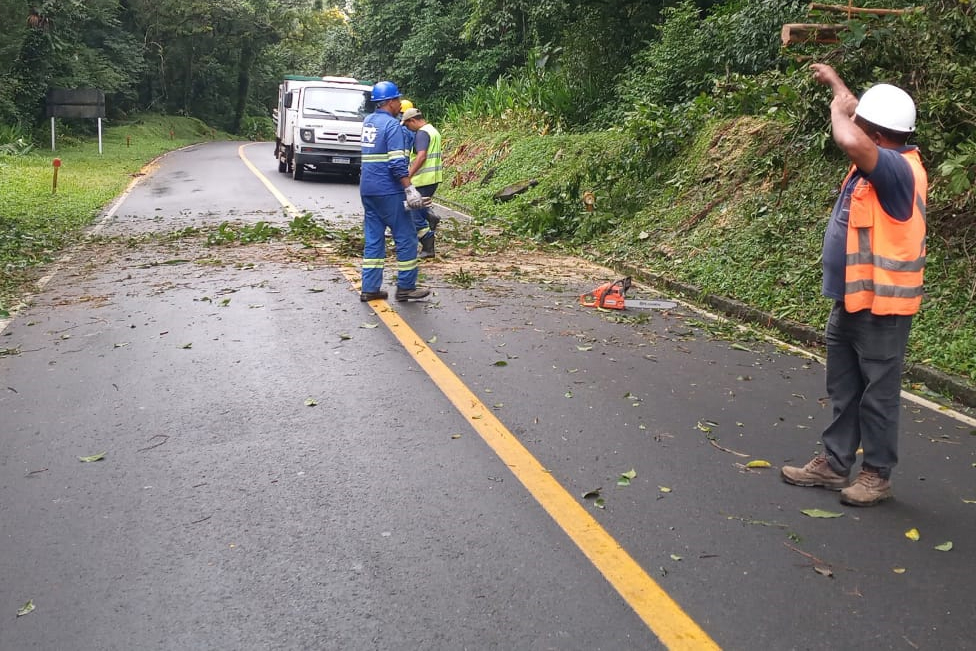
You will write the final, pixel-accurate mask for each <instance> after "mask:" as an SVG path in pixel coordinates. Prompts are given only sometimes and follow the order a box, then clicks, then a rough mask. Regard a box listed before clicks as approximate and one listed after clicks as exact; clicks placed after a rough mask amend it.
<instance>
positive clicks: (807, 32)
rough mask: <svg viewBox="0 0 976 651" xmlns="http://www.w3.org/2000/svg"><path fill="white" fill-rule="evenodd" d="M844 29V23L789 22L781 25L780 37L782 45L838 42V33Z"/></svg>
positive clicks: (845, 27)
mask: <svg viewBox="0 0 976 651" xmlns="http://www.w3.org/2000/svg"><path fill="white" fill-rule="evenodd" d="M846 29H847V26H846V25H815V24H806V23H789V24H786V25H783V31H782V32H780V38H781V39H782V40H783V46H784V47H786V46H787V45H790V44H791V43H839V42H840V38H839V37H838V34H839V33H840V32H842V31H844V30H846Z"/></svg>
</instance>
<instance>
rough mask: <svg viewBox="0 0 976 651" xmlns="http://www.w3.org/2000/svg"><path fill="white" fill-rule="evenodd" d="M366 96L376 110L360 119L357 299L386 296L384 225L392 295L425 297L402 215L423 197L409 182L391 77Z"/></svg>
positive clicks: (409, 224) (411, 234) (413, 236)
mask: <svg viewBox="0 0 976 651" xmlns="http://www.w3.org/2000/svg"><path fill="white" fill-rule="evenodd" d="M370 99H371V100H372V101H373V102H375V103H376V110H375V111H374V112H373V113H370V114H369V115H367V116H366V119H365V120H363V137H362V151H363V163H362V172H361V174H360V182H359V195H360V197H361V199H362V202H363V213H364V217H363V238H364V240H365V244H364V246H363V271H362V288H361V293H360V294H359V300H361V301H373V300H377V299H385V298H387V296H388V294H387V292H385V291H383V290H382V289H381V286H382V285H383V264H384V262H385V261H386V229H387V228H389V229H390V231H391V232H392V233H393V242H394V244H395V245H396V256H397V289H396V300H398V301H409V300H414V299H420V298H424V297H425V296H427V295H428V294H429V293H430V290H429V289H427V288H425V287H417V246H418V241H417V230H416V229H415V228H414V225H413V220H412V219H411V218H410V215H408V214H407V208H409V209H411V210H415V209H418V208H421V207H423V205H424V199H423V197H422V196H421V195H420V192H418V191H417V188H415V187H414V186H413V185H412V184H411V183H410V177H409V176H408V173H407V172H408V166H407V151H406V150H405V149H404V144H403V133H402V131H401V128H400V121H399V120H398V119H397V118H396V117H394V116H398V115H399V114H400V90H399V89H398V88H397V86H396V84H394V83H393V82H392V81H381V82H378V83H377V84H376V85H374V86H373V91H372V95H371V97H370ZM404 204H406V206H405V205H404Z"/></svg>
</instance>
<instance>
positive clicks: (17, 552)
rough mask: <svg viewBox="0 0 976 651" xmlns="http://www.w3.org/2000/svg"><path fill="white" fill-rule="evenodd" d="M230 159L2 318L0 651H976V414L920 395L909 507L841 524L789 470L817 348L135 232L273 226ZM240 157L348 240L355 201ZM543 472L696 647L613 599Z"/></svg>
mask: <svg viewBox="0 0 976 651" xmlns="http://www.w3.org/2000/svg"><path fill="white" fill-rule="evenodd" d="M239 148H240V143H213V144H208V145H205V146H201V147H196V148H192V149H191V150H188V151H183V152H178V153H174V154H172V155H170V156H167V157H165V158H164V159H162V161H160V163H159V164H158V169H156V170H154V171H153V172H152V173H151V174H149V175H148V176H147V177H146V178H144V179H143V180H142V181H141V182H140V183H139V184H137V185H136V186H135V187H134V188H133V189H132V191H131V193H130V194H128V196H126V197H125V198H124V200H123V201H122V202H121V203H120V204H118V205H116V206H115V207H114V208H113V210H112V211H111V212H110V214H109V215H108V216H107V217H106V218H105V219H104V220H103V221H102V222H101V223H100V224H99V225H98V227H97V231H98V233H99V235H100V236H102V237H103V238H105V239H106V241H104V242H103V243H102V245H101V246H100V247H99V248H97V249H92V248H82V249H80V250H79V251H76V252H75V253H74V254H73V255H72V257H71V258H70V259H67V260H65V261H64V262H62V263H61V264H60V265H59V266H58V267H57V268H56V269H55V270H54V272H53V273H52V276H51V280H50V281H49V282H48V283H47V285H46V287H45V290H44V291H43V292H42V293H41V294H40V295H39V296H37V297H36V298H35V302H34V304H33V305H32V307H31V308H30V309H29V310H27V311H26V312H24V313H23V314H21V315H19V316H17V317H16V318H15V319H14V320H13V321H12V322H10V323H9V324H7V325H6V328H5V329H4V330H3V332H2V338H0V350H5V351H7V353H8V354H5V355H2V356H0V390H2V394H0V427H2V432H0V523H2V531H0V536H2V542H3V544H2V546H0V576H2V577H3V580H2V587H0V649H69V648H70V649H134V648H139V649H621V648H642V649H644V648H648V649H653V648H663V647H665V646H670V647H672V648H682V647H684V648H697V647H702V646H703V645H705V644H706V643H708V642H709V640H708V638H710V639H711V641H713V642H714V643H715V644H716V645H717V646H720V647H723V648H728V649H752V648H761V647H768V648H775V649H813V648H838V649H840V648H853V647H856V646H857V647H860V646H868V645H870V646H873V647H876V648H886V649H887V648H891V649H912V648H922V649H925V648H931V649H964V648H973V642H972V640H973V639H974V638H976V630H974V629H976V625H974V623H973V622H974V621H976V617H974V615H976V612H974V609H976V608H974V605H973V600H972V598H971V596H970V595H971V588H972V585H973V584H974V580H976V570H974V564H973V561H972V559H973V549H974V548H976V525H974V522H976V519H974V513H976V512H974V509H976V503H974V502H976V481H974V478H976V466H974V464H976V436H973V435H972V433H973V431H974V430H976V423H973V422H972V421H971V420H970V419H967V418H965V417H962V416H958V417H956V416H955V415H954V414H953V413H951V412H948V411H945V410H938V409H930V408H929V407H927V406H924V405H922V404H918V403H916V402H912V401H905V402H904V404H903V414H902V433H901V436H902V438H901V441H902V445H901V454H902V463H901V465H900V466H899V467H898V469H897V470H896V475H895V484H894V489H895V494H896V499H895V500H893V501H892V502H890V503H887V504H885V505H883V506H880V507H877V508H873V509H860V510H859V509H853V508H851V507H846V506H842V505H840V504H839V503H838V502H837V494H836V493H831V492H828V491H822V490H818V489H802V488H796V487H792V486H786V485H784V484H782V483H781V482H780V480H779V478H778V467H779V466H781V465H783V464H784V463H803V462H805V461H806V460H807V459H808V458H809V456H810V455H812V454H813V453H815V452H816V451H817V449H818V446H817V444H816V439H817V435H818V432H819V431H820V429H821V428H822V427H823V426H824V425H825V424H826V423H827V420H828V417H829V406H827V404H826V402H825V399H824V393H825V392H824V389H823V367H822V366H821V365H820V364H819V362H817V361H816V360H815V359H811V358H810V357H808V356H804V355H801V354H799V353H798V352H796V351H792V350H788V349H785V348H783V347H781V346H779V345H777V344H776V343H774V342H767V341H764V340H761V339H758V338H756V337H751V336H747V335H742V334H733V333H734V329H733V328H730V327H728V326H724V325H721V324H716V323H715V322H713V321H712V320H710V319H708V318H706V317H705V316H703V315H701V314H699V313H697V312H696V311H694V310H693V309H692V308H691V307H689V306H684V305H682V306H681V307H679V308H678V309H676V310H673V311H671V312H668V313H659V312H654V313H650V314H648V315H646V316H645V317H643V318H634V317H629V318H623V319H621V318H619V316H617V317H614V318H611V317H613V315H610V316H608V315H605V314H601V313H599V312H596V311H593V310H590V309H585V308H581V307H579V306H578V305H577V304H576V300H575V298H576V295H578V294H579V293H580V292H582V291H585V290H588V289H590V288H592V287H593V286H595V285H596V284H599V283H600V282H604V281H606V280H607V279H608V278H607V277H592V278H587V277H586V270H587V269H588V267H587V266H586V265H583V264H582V263H581V264H580V265H579V269H580V270H581V271H580V273H579V274H578V275H576V276H566V277H561V278H559V279H558V281H557V282H553V275H552V274H547V273H546V270H545V268H541V269H540V268H533V269H530V270H529V271H525V270H524V269H521V270H520V272H519V273H511V272H510V269H511V265H510V264H509V263H510V261H509V260H500V261H499V269H504V270H508V271H507V272H505V273H499V274H497V275H495V276H485V277H481V278H480V279H479V280H478V282H476V283H475V284H474V286H473V287H472V288H470V289H462V288H460V287H457V286H456V285H452V284H451V283H450V282H449V281H448V280H449V279H448V277H447V272H448V269H449V268H453V267H450V265H449V259H450V256H451V255H452V252H451V251H450V250H445V254H446V256H445V257H446V258H447V259H448V262H444V263H433V264H430V263H425V265H424V274H425V275H426V276H427V278H428V280H429V282H430V284H431V285H432V286H433V287H434V289H435V292H434V295H433V297H432V298H431V300H429V301H426V302H422V303H410V304H392V303H391V304H390V305H385V304H382V303H380V304H374V307H375V308H376V309H377V310H379V311H380V315H379V316H378V315H377V313H375V312H374V309H373V307H371V306H370V305H367V304H363V303H360V302H359V300H358V294H357V292H356V291H355V289H354V287H353V285H352V284H351V283H350V281H349V279H348V277H347V276H349V274H350V273H351V274H352V275H353V276H355V273H356V272H355V269H352V270H351V271H350V268H349V267H348V266H344V265H337V264H336V263H335V261H334V260H330V259H327V258H325V257H321V258H319V257H315V256H314V255H313V256H312V257H309V256H308V255H303V256H299V255H296V254H295V252H294V249H295V248H296V245H288V244H279V245H254V246H251V247H239V248H236V249H233V250H231V251H227V250H221V249H207V250H206V251H205V252H204V253H199V252H194V253H195V254H194V255H189V254H188V252H187V250H186V249H184V248H181V247H182V246H183V245H182V244H181V243H180V242H179V241H167V242H163V243H161V244H159V245H158V246H131V245H127V244H126V238H128V237H130V236H131V235H133V234H144V233H147V232H159V233H170V232H174V231H178V230H180V229H184V228H187V227H192V226H203V225H207V224H211V225H212V224H214V223H219V222H221V221H224V220H236V221H244V222H250V223H254V222H257V221H271V222H274V223H278V224H279V225H284V224H286V223H287V221H288V220H289V219H290V217H289V215H288V214H287V213H286V211H284V210H283V209H282V207H281V203H280V200H279V199H278V198H276V197H274V196H272V194H271V193H270V192H269V191H268V189H267V187H265V186H264V185H262V183H261V181H260V180H259V179H258V177H257V176H255V174H254V173H253V172H252V171H251V170H250V169H249V168H248V167H247V165H246V164H245V163H244V161H243V160H242V159H241V157H239V155H238V150H239ZM243 154H244V157H245V158H246V159H248V160H249V162H251V164H252V165H253V166H254V167H255V168H256V169H257V171H258V172H259V173H260V174H262V175H264V176H265V177H266V178H267V179H268V180H269V181H270V182H271V184H272V185H273V186H274V187H275V188H277V190H278V192H279V193H280V194H281V195H282V196H283V197H286V198H287V200H288V201H289V202H290V203H291V204H292V205H294V206H295V208H297V209H298V210H299V211H308V212H310V213H312V214H313V215H315V216H316V217H320V218H323V219H329V220H332V221H333V222H334V223H335V224H338V225H348V224H350V223H355V222H356V221H357V219H358V218H357V211H358V210H360V208H359V203H358V190H357V188H356V186H355V185H354V184H351V183H349V182H348V181H346V180H343V179H330V178H327V177H322V178H313V180H312V182H303V183H299V182H295V181H293V180H292V179H291V178H290V177H287V176H285V175H280V174H278V173H277V172H276V171H275V170H276V166H275V163H274V159H273V157H272V156H271V153H270V146H269V145H266V144H256V145H248V146H247V147H245V148H244V149H243ZM184 260H189V262H184ZM607 273H609V272H607ZM380 317H383V318H380ZM388 318H392V319H395V320H394V322H393V323H394V325H393V326H392V327H391V326H390V325H389V322H388ZM397 320H398V321H397ZM396 330H400V332H396ZM406 330H409V332H410V333H411V334H409V335H408V337H407V339H406V341H408V342H409V343H408V344H407V345H403V344H402V343H401V341H400V339H398V338H397V337H398V336H399V335H401V334H403V331H406ZM414 335H415V336H414ZM14 351H15V352H14ZM424 355H428V356H430V355H433V356H434V357H436V359H437V360H438V361H439V363H441V364H442V365H443V367H444V369H446V371H445V372H448V373H451V374H453V376H454V377H455V378H456V379H458V380H460V382H461V383H463V385H464V386H465V387H466V389H467V390H468V391H470V393H471V396H473V397H468V396H467V394H463V395H462V396H461V397H460V398H459V395H461V394H459V393H457V392H456V391H455V389H448V390H446V391H442V390H441V389H439V388H438V386H437V384H435V381H437V380H439V379H443V378H441V377H440V376H438V375H437V373H440V371H435V372H434V373H435V377H432V376H431V374H430V373H431V372H430V371H429V370H428V366H427V362H425V361H424V359H425V358H424ZM466 401H467V402H466ZM479 410H480V411H479ZM489 417H490V418H489ZM489 419H497V420H498V422H499V423H500V427H501V428H502V429H501V430H500V431H498V432H497V437H498V440H501V441H505V439H506V437H510V438H512V439H514V440H515V442H517V444H518V445H520V446H524V449H525V451H526V453H527V454H528V455H530V458H529V460H528V461H525V459H524V458H521V457H520V458H519V459H518V460H517V461H516V462H512V461H509V462H507V463H506V462H505V461H503V460H502V459H501V458H500V457H499V454H498V453H497V452H496V449H495V448H494V447H492V446H491V445H492V443H491V441H489V439H488V438H483V436H485V435H484V434H483V433H482V431H483V429H484V428H483V424H484V422H485V421H487V420H489ZM101 452H104V453H105V458H104V459H103V460H101V461H97V462H90V463H84V462H81V461H79V460H78V458H79V457H84V456H87V455H93V454H96V453H101ZM757 459H761V460H767V461H769V462H770V464H771V466H772V467H771V468H768V469H749V468H747V467H746V465H745V464H746V463H748V462H749V461H751V460H757ZM532 460H535V461H536V462H537V464H538V465H539V466H541V468H542V469H543V474H545V475H547V476H548V477H551V479H552V480H554V481H555V483H556V484H557V485H558V486H559V487H561V489H562V490H564V491H565V493H566V494H567V495H569V496H570V497H571V498H572V501H573V502H574V503H575V504H576V505H577V506H578V507H581V508H582V509H584V510H585V514H586V517H587V518H592V520H593V521H594V522H595V526H597V527H599V528H601V530H602V531H605V532H606V533H607V534H608V535H609V536H610V537H611V540H613V541H615V543H616V544H618V545H619V547H620V549H621V551H622V553H624V554H626V555H627V556H629V557H630V558H631V559H632V560H633V561H634V562H636V564H637V565H638V566H639V569H641V570H642V572H643V573H645V574H646V576H647V578H648V580H649V581H651V582H653V585H654V586H656V587H658V588H660V589H661V590H663V591H664V592H666V593H667V595H670V597H671V598H673V599H674V600H675V602H677V604H678V605H679V606H680V608H681V609H683V611H684V614H686V615H687V617H688V619H689V621H690V622H692V623H693V626H699V627H700V630H701V631H704V633H705V634H706V637H704V638H702V637H696V635H697V633H696V630H695V629H694V628H693V626H692V627H689V626H688V625H687V624H685V623H683V622H681V621H678V623H677V624H675V621H676V620H673V619H670V620H669V621H662V619H663V618H664V616H663V615H661V614H660V613H663V612H666V609H663V608H662V609H659V610H660V612H659V613H658V614H655V612H654V610H655V609H654V608H650V609H649V610H650V611H651V612H650V613H649V614H647V613H645V612H644V611H643V610H642V608H644V609H645V610H646V609H647V608H646V607H647V604H646V603H645V604H643V605H642V604H640V603H637V604H636V605H635V603H634V600H633V599H632V598H629V597H625V596H622V593H621V592H618V589H619V585H618V583H616V582H614V580H612V579H611V578H608V576H607V566H606V565H600V562H599V561H598V560H597V561H594V560H593V559H592V556H591V554H590V552H591V551H592V550H590V549H588V548H587V547H586V545H587V544H588V543H586V542H585V541H583V542H580V538H579V537H578V534H577V533H575V532H574V530H573V527H572V521H573V519H574V518H575V519H576V520H581V519H580V518H579V517H577V516H575V515H574V513H575V511H572V510H571V508H568V507H566V505H565V504H564V503H561V502H559V499H560V498H559V496H558V495H554V494H547V493H546V492H545V491H540V490H539V486H540V485H542V484H541V483H540V482H543V481H544V480H541V479H540V478H539V473H538V472H535V474H533V471H532V467H533V464H532ZM630 471H634V473H635V474H634V477H633V479H632V480H631V481H630V485H628V486H619V485H618V480H619V478H620V477H621V475H622V474H625V473H628V474H629V472H630ZM584 494H587V495H589V496H588V497H587V498H584V497H583V495H584ZM539 495H542V497H539ZM547 495H548V496H547ZM598 499H599V500H600V502H599V503H598V502H597V500H598ZM600 507H602V508H600ZM804 509H822V510H826V511H831V512H835V513H842V514H843V516H842V517H838V518H829V519H824V518H811V517H808V516H806V515H804V514H802V513H801V512H800V511H801V510H804ZM567 519H568V520H569V521H570V523H569V525H567V524H565V522H566V520H567ZM584 528H585V527H584ZM590 528H591V529H592V527H590ZM913 528H914V529H917V530H918V531H919V532H920V535H921V538H920V540H918V541H917V542H916V541H912V540H909V539H908V538H906V536H905V532H906V531H908V530H910V529H913ZM947 541H951V542H952V543H953V549H952V550H951V551H948V552H943V551H939V550H936V549H934V547H935V546H936V545H939V544H941V543H944V542H947ZM611 551H612V550H611ZM612 570H613V563H612V562H611V566H610V571H611V572H612ZM639 585H647V584H639ZM28 600H31V601H32V602H33V604H34V605H35V607H36V608H35V610H34V611H33V612H31V613H29V614H26V615H24V616H22V617H17V616H16V613H17V610H18V609H19V608H20V607H21V606H23V605H24V604H25V603H26V602H27V601H28ZM654 603H655V602H653V601H652V602H651V605H652V606H653V605H654ZM648 618H649V619H650V623H648ZM655 618H657V619H655ZM656 627H660V628H656ZM661 631H670V632H669V633H668V635H672V634H673V635H677V637H669V636H668V635H665V636H663V637H662V633H661ZM683 633H684V634H687V637H686V638H684V639H683V640H682V639H681V635H682V634H683ZM662 640H664V642H662ZM676 640H677V641H676Z"/></svg>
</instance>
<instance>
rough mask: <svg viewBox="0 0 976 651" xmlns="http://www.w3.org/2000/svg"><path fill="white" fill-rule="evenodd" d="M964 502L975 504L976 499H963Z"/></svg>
mask: <svg viewBox="0 0 976 651" xmlns="http://www.w3.org/2000/svg"><path fill="white" fill-rule="evenodd" d="M963 502H965V503H966V504H976V500H963Z"/></svg>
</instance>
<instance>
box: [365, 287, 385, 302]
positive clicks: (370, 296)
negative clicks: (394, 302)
mask: <svg viewBox="0 0 976 651" xmlns="http://www.w3.org/2000/svg"><path fill="white" fill-rule="evenodd" d="M387 296H389V294H387V293H386V292H385V291H383V290H382V289H379V290H376V291H375V292H360V294H359V300H361V301H362V302H363V303H365V302H366V301H375V300H378V299H384V300H386V297H387Z"/></svg>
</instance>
